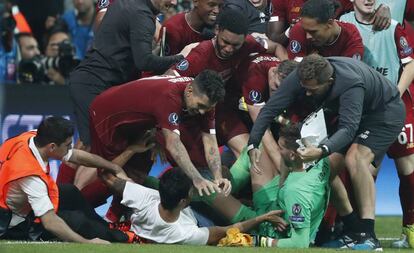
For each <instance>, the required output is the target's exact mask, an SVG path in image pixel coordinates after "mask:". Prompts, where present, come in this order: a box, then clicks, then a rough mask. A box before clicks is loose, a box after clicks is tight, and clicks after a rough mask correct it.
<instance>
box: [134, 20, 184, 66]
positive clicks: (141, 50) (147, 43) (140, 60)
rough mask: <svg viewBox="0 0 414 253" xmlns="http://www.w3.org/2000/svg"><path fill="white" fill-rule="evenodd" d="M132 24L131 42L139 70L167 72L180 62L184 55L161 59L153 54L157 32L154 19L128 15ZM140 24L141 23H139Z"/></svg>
mask: <svg viewBox="0 0 414 253" xmlns="http://www.w3.org/2000/svg"><path fill="white" fill-rule="evenodd" d="M128 18H129V20H130V21H129V23H130V41H131V49H132V55H133V58H134V63H135V66H136V67H137V69H139V70H144V71H155V72H160V71H165V70H167V69H168V68H169V67H170V66H171V65H173V64H175V63H177V62H179V61H180V60H182V59H183V58H184V57H183V56H182V55H172V56H164V57H160V56H157V55H154V54H152V42H153V37H154V31H155V24H154V21H153V19H152V18H151V17H150V16H149V15H146V14H143V15H138V16H137V15H133V14H132V13H130V14H129V15H128ZM137 22H139V23H137Z"/></svg>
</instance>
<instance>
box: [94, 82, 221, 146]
mask: <svg viewBox="0 0 414 253" xmlns="http://www.w3.org/2000/svg"><path fill="white" fill-rule="evenodd" d="M192 80H193V78H190V77H178V78H177V77H172V76H154V77H150V78H143V79H139V80H135V81H132V82H130V83H127V84H124V85H119V86H115V87H112V88H110V89H108V90H106V91H105V92H103V93H102V94H100V95H99V96H97V97H96V98H95V100H94V101H93V102H92V104H91V106H90V109H89V114H90V122H91V128H94V130H95V131H96V133H97V135H98V137H99V139H100V141H101V142H102V143H103V144H104V145H114V144H116V143H117V141H123V140H125V139H128V136H132V137H133V136H136V134H137V133H142V131H144V130H146V129H150V128H153V127H157V128H166V129H169V130H171V131H174V132H176V133H178V134H179V124H180V119H181V118H182V117H186V113H185V112H184V111H183V109H185V104H184V101H183V94H184V89H185V87H186V86H187V85H188V84H189V83H191V82H192ZM199 122H200V124H203V129H204V131H205V132H207V133H208V132H211V131H210V130H211V129H215V116H214V110H212V111H209V112H208V113H206V114H205V115H203V116H202V120H200V121H199Z"/></svg>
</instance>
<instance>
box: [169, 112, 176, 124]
mask: <svg viewBox="0 0 414 253" xmlns="http://www.w3.org/2000/svg"><path fill="white" fill-rule="evenodd" d="M168 122H170V123H171V124H173V125H178V114H177V113H175V112H172V113H170V115H168Z"/></svg>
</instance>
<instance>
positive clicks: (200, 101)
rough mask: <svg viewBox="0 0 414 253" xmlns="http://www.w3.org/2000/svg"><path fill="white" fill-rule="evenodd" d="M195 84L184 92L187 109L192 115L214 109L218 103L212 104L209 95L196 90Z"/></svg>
mask: <svg viewBox="0 0 414 253" xmlns="http://www.w3.org/2000/svg"><path fill="white" fill-rule="evenodd" d="M193 85H194V84H191V85H189V86H188V87H187V89H186V91H185V94H184V96H185V104H186V109H187V112H188V114H190V115H198V114H201V115H203V114H205V113H206V112H208V111H210V110H211V109H213V108H214V107H215V106H216V104H215V103H214V104H211V103H210V100H209V99H208V97H207V95H205V94H199V92H196V91H195V90H194V87H193Z"/></svg>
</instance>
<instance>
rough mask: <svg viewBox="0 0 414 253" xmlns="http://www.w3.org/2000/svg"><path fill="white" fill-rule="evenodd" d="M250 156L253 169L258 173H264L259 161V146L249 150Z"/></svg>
mask: <svg viewBox="0 0 414 253" xmlns="http://www.w3.org/2000/svg"><path fill="white" fill-rule="evenodd" d="M248 153H249V158H250V164H251V167H250V169H251V170H253V171H254V172H255V173H257V174H262V170H261V169H260V168H259V161H260V155H261V152H260V150H259V149H258V148H254V149H251V150H249V152H248Z"/></svg>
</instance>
